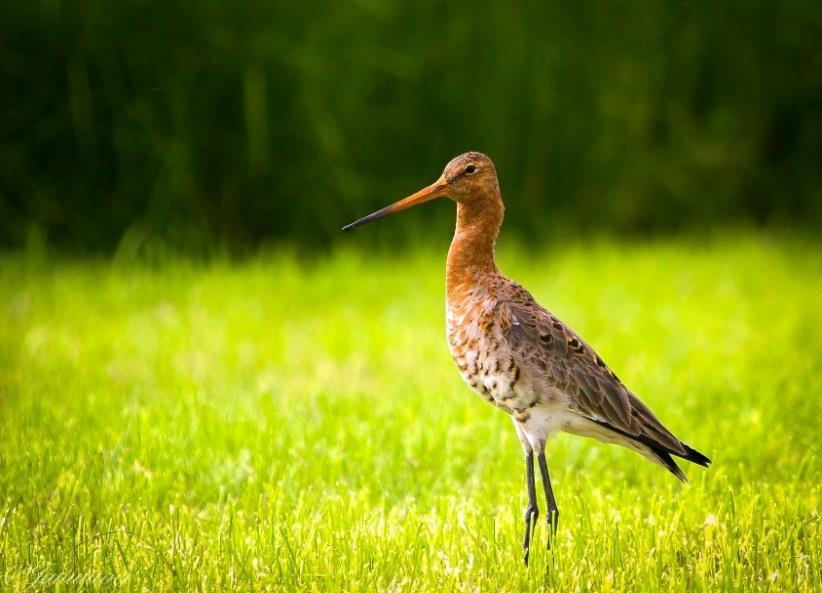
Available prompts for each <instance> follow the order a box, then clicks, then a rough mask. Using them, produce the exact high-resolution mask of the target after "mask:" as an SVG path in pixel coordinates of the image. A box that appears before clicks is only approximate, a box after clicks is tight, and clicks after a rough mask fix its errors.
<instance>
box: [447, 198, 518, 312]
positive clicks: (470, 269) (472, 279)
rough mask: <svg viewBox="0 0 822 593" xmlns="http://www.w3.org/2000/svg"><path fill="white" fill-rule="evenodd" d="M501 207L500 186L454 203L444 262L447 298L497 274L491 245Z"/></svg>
mask: <svg viewBox="0 0 822 593" xmlns="http://www.w3.org/2000/svg"><path fill="white" fill-rule="evenodd" d="M504 211H505V208H504V206H503V205H502V199H501V198H500V195H499V189H495V190H494V191H489V192H487V193H484V194H482V195H480V196H477V197H474V198H472V199H471V200H470V201H468V202H464V203H458V204H457V228H456V231H455V232H454V239H453V240H452V241H451V247H450V248H449V249H448V263H447V265H446V289H447V293H448V301H449V302H456V301H458V300H460V297H461V296H462V295H464V294H466V292H467V291H468V290H469V289H470V288H472V287H475V286H476V285H477V284H481V283H482V282H483V280H484V279H486V278H489V277H492V276H494V275H496V274H497V264H496V262H495V261H494V245H495V244H496V241H497V235H499V228H500V225H501V224H502V217H503V213H504Z"/></svg>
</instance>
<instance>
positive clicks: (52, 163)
mask: <svg viewBox="0 0 822 593" xmlns="http://www.w3.org/2000/svg"><path fill="white" fill-rule="evenodd" d="M0 36H2V40H3V41H2V44H1V47H0V81H2V86H3V92H2V93H0V246H4V247H16V246H21V245H24V244H25V243H26V242H27V241H31V238H32V237H35V238H41V239H42V238H43V237H45V240H46V241H47V242H48V243H49V244H50V245H54V246H60V247H63V248H68V249H72V250H77V251H81V252H86V251H103V252H111V251H115V250H118V249H128V250H139V249H140V248H141V246H143V245H145V244H149V243H151V242H152V241H160V242H163V243H164V244H169V245H173V246H174V247H175V248H181V249H198V248H200V247H202V246H203V245H221V246H228V247H229V249H231V250H234V249H244V248H254V247H256V246H259V245H260V244H267V243H281V242H292V243H298V244H300V245H310V246H323V245H328V244H329V243H330V242H331V241H333V240H334V238H335V237H337V236H338V230H339V227H340V226H341V225H342V224H344V223H346V222H349V221H350V220H352V219H354V218H357V217H359V216H361V215H363V214H365V213H367V212H370V211H371V210H373V209H375V208H376V207H379V206H382V205H384V204H386V203H387V202H389V201H393V200H395V199H397V198H399V197H402V196H404V195H406V194H407V193H409V192H411V191H413V190H415V189H417V188H418V187H419V186H421V185H422V184H426V183H428V182H430V181H431V180H433V179H434V178H435V177H436V176H437V175H438V174H439V172H440V171H441V170H442V167H443V165H444V164H445V162H446V161H447V160H448V159H450V158H451V157H453V156H454V155H456V154H459V153H461V152H464V151H466V150H481V151H483V152H486V153H488V154H489V155H491V157H492V158H493V159H494V160H495V162H496V164H497V168H498V170H499V172H500V176H501V182H502V187H503V195H504V198H505V200H506V204H507V205H508V211H507V219H506V225H507V228H508V229H509V232H510V233H512V234H518V236H519V237H520V238H522V239H524V240H534V241H539V240H541V239H543V238H545V237H546V236H557V235H559V236H564V235H567V234H570V233H571V232H606V233H627V234H647V233H657V232H671V231H682V230H689V229H691V230H692V229H703V228H705V227H709V228H715V227H721V226H727V225H731V226H734V225H745V226H748V225H766V226H781V227H785V226H792V227H795V226H800V227H803V228H815V227H816V226H817V224H818V222H819V220H820V218H822V217H821V216H820V214H822V206H821V204H822V176H821V175H820V170H822V167H820V162H821V161H822V159H820V157H821V156H822V9H820V4H819V2H817V1H811V0H808V1H802V0H798V1H787V2H761V1H753V2H744V3H742V2H727V3H714V2H707V1H706V2H699V1H696V2H681V1H676V2H674V1H671V2H648V1H640V2H633V3H611V2H604V1H600V2H587V3H564V4H561V3H545V2H525V3H510V2H501V1H496V2H489V3H483V4H475V5H471V6H464V5H457V4H448V5H446V4H443V3H439V2H424V1H423V2H413V3H411V2H377V1H360V2H320V3H297V2H261V1H246V2H241V3H229V2H211V1H202V2H193V3H189V2H180V1H170V2H169V1H162V2H161V1H158V0H145V1H139V2H137V1H123V2H115V3H112V2H107V1H103V0H85V1H75V2H61V1H60V0H42V1H35V0H11V1H10V2H6V3H4V8H3V18H2V19H0ZM422 210H423V211H421V212H415V213H410V214H408V215H406V219H405V222H404V223H391V224H385V225H380V228H375V229H374V230H373V231H370V232H369V237H370V238H368V239H364V240H366V241H371V240H373V238H374V237H380V236H381V237H386V238H387V237H390V238H391V240H397V239H398V238H399V239H400V240H401V238H402V235H403V234H409V235H414V234H415V233H416V234H419V233H422V232H424V231H423V229H426V230H425V232H427V229H429V228H431V227H429V226H428V225H429V223H431V224H434V227H435V228H437V227H438V226H441V227H446V226H447V227H450V226H451V225H452V224H453V218H452V217H451V216H448V217H446V216H442V215H441V214H438V213H437V212H438V210H437V208H436V207H434V208H430V209H422ZM423 225H425V226H423ZM400 229H401V230H400ZM511 229H513V230H511ZM397 235H400V237H397Z"/></svg>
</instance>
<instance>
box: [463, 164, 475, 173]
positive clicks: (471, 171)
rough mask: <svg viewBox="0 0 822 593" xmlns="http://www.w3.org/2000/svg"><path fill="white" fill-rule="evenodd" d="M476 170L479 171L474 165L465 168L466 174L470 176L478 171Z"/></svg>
mask: <svg viewBox="0 0 822 593" xmlns="http://www.w3.org/2000/svg"><path fill="white" fill-rule="evenodd" d="M476 170H477V168H476V167H475V166H474V165H468V166H467V167H465V172H466V173H468V174H469V175H470V174H471V173H473V172H474V171H476Z"/></svg>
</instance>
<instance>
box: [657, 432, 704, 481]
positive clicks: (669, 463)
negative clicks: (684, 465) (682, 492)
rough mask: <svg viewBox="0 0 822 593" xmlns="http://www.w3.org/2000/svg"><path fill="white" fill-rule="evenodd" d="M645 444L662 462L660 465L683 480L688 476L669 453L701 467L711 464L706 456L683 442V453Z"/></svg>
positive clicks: (686, 479)
mask: <svg viewBox="0 0 822 593" xmlns="http://www.w3.org/2000/svg"><path fill="white" fill-rule="evenodd" d="M645 445H646V446H647V447H648V448H649V449H650V450H651V452H652V453H653V454H654V455H656V457H657V459H659V461H660V462H662V465H664V466H665V467H666V468H668V471H670V472H671V473H672V474H674V475H675V476H676V477H677V478H679V479H680V480H682V481H683V482H687V481H688V476H686V475H685V473H684V472H683V471H682V470H681V469H680V468H679V466H678V465H677V464H676V461H674V459H673V457H671V455H676V456H677V457H681V458H682V459H684V460H686V461H690V462H691V463H695V464H697V465H701V466H702V467H708V466H710V465H711V460H710V459H709V458H708V457H706V456H705V455H703V454H702V453H700V452H699V451H697V450H696V449H693V448H691V447H689V446H688V445H686V444H685V443H682V447H683V448H684V449H685V454H684V455H680V454H679V453H674V452H673V451H667V450H665V449H662V448H661V447H658V446H656V447H654V446H651V445H649V444H648V443H647V442H646V443H645Z"/></svg>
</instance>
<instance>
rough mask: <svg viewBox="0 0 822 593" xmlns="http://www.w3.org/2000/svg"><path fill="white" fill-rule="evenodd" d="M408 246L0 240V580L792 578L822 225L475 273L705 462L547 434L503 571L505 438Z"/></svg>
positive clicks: (820, 542)
mask: <svg viewBox="0 0 822 593" xmlns="http://www.w3.org/2000/svg"><path fill="white" fill-rule="evenodd" d="M432 243H435V245H429V246H426V247H424V248H420V249H417V250H410V251H405V252H404V253H403V254H401V255H397V257H396V258H392V257H391V255H390V254H389V253H387V252H386V253H370V254H369V253H364V252H363V253H361V252H358V251H344V252H341V253H337V254H335V255H333V256H331V257H330V258H328V259H322V258H318V257H314V258H312V259H308V260H303V259H301V258H298V257H295V256H293V255H289V254H269V255H263V256H260V257H257V258H255V259H253V260H250V261H247V262H245V263H230V262H228V261H221V260H218V261H216V262H213V263H208V264H202V263H191V262H186V261H184V260H170V261H168V262H165V263H159V264H157V263H154V264H151V265H149V264H135V263H122V262H120V263H111V262H103V261H98V262H79V261H68V262H67V261H60V262H55V261H52V260H49V259H48V258H46V259H45V260H44V259H42V258H39V257H33V256H27V255H25V254H20V255H16V256H15V255H6V256H4V257H2V259H0V326H2V332H1V333H0V435H2V436H1V437H0V579H1V580H0V589H2V590H3V591H32V590H37V591H39V590H49V591H51V590H55V591H65V590H75V589H78V590H122V591H163V590H176V591H246V590H254V589H259V590H271V591H339V590H341V591H381V592H382V591H535V590H551V591H597V592H603V591H718V590H727V591H737V590H782V591H803V592H804V591H819V590H820V589H821V588H822V565H821V564H820V562H822V553H821V552H820V548H822V529H821V528H820V517H819V511H820V497H821V496H822V485H820V484H822V458H821V457H820V456H821V455H822V453H820V449H819V441H820V428H819V426H820V417H821V416H822V405H820V395H822V373H821V372H820V371H822V306H821V303H820V294H822V244H820V243H814V242H812V241H808V240H800V239H794V238H790V237H788V236H787V235H781V236H752V235H749V234H738V235H733V236H731V237H730V238H726V239H722V240H716V241H711V242H709V243H707V244H705V243H702V242H699V241H696V240H676V241H660V242H656V243H648V244H619V243H612V242H609V241H602V242H597V243H595V244H593V245H582V244H577V245H572V246H564V247H562V248H560V247H554V248H545V249H543V250H541V251H540V252H538V253H529V252H527V251H525V250H524V249H517V248H512V247H511V246H510V245H508V246H507V248H506V246H505V245H503V246H502V251H501V253H500V256H499V260H500V266H501V267H502V269H503V270H504V271H505V272H507V273H508V274H510V275H511V276H513V277H515V278H517V279H518V280H520V281H521V282H522V283H523V284H525V285H526V286H528V287H529V288H530V289H531V291H532V292H533V293H534V294H535V296H537V298H538V299H539V300H540V301H541V302H542V303H543V304H544V305H545V306H547V307H548V308H549V309H551V310H552V311H553V312H554V313H556V314H558V315H559V316H560V317H561V318H563V319H564V320H565V321H566V322H568V323H569V324H570V325H571V326H572V327H574V328H575V329H577V331H579V332H580V333H581V334H582V335H583V336H584V337H585V338H586V339H587V340H588V342H589V343H591V344H592V345H593V346H594V347H595V348H597V350H598V351H599V353H600V354H601V355H602V356H603V358H604V359H605V360H606V361H607V362H608V363H609V364H610V365H611V366H612V367H613V368H614V369H615V370H616V372H617V373H618V374H619V375H620V377H621V378H622V379H623V381H625V382H626V383H627V384H628V385H629V386H631V387H632V388H633V389H634V391H636V392H637V393H638V394H639V395H640V396H641V397H643V399H644V400H645V401H646V402H648V403H649V404H650V405H651V407H652V408H653V409H654V410H655V411H656V412H657V414H658V416H659V417H660V418H661V419H662V420H663V421H664V422H665V423H666V424H667V425H668V426H669V427H670V428H671V429H672V430H673V431H674V432H675V433H676V434H677V435H679V436H680V437H681V438H682V439H683V440H685V441H686V442H687V443H689V444H691V445H693V446H694V447H696V448H697V449H699V450H701V451H703V452H704V453H706V454H707V455H709V456H710V457H712V458H713V460H714V465H713V467H712V468H711V469H710V470H703V469H702V468H698V467H695V466H689V467H684V469H685V470H686V473H687V474H688V475H689V477H690V479H691V483H690V484H689V485H683V484H680V483H679V482H678V481H677V480H676V479H674V478H673V477H672V476H671V475H670V474H668V473H667V472H665V471H664V470H662V469H660V468H659V467H657V466H654V465H652V464H650V463H648V462H647V461H646V460H644V459H643V458H641V457H639V456H637V455H636V454H634V453H631V452H629V451H627V450H624V449H620V448H617V447H613V446H606V445H601V444H599V443H596V442H593V441H587V440H583V439H580V438H577V437H570V436H559V437H557V438H556V439H554V440H553V441H552V442H551V445H550V447H549V451H548V458H549V465H550V467H551V470H552V478H553V481H554V488H555V490H556V493H557V496H558V502H559V505H560V508H561V511H562V519H561V522H560V530H559V534H558V537H557V538H556V540H555V545H554V546H553V548H552V549H551V551H550V552H549V551H546V550H545V549H544V543H545V541H546V529H545V525H544V524H543V523H540V525H539V526H538V529H537V536H536V537H537V544H536V549H535V550H534V551H533V552H532V562H531V566H530V567H529V568H527V569H526V568H525V567H523V566H522V563H521V560H520V558H521V553H520V549H519V544H520V538H521V530H522V521H521V516H522V511H523V509H524V506H525V488H524V486H525V485H524V475H523V473H524V472H523V464H522V458H521V451H520V447H519V444H518V442H517V440H516V437H515V434H514V431H513V429H512V427H511V424H510V421H509V420H508V418H506V417H505V416H504V414H502V413H500V412H499V411H497V410H494V409H493V408H492V407H491V406H489V405H488V404H486V403H485V402H484V401H482V400H481V398H479V397H477V396H475V395H473V394H472V393H471V392H469V390H468V389H467V387H465V386H464V385H463V384H462V382H461V380H460V379H459V377H458V375H457V373H456V370H455V368H454V367H453V363H452V362H451V360H450V358H449V356H448V353H447V349H446V345H445V338H444V319H443V318H444V304H443V299H444V297H443V262H444V250H445V245H446V243H447V238H442V240H432ZM540 500H541V499H540ZM72 579H75V582H72ZM76 581H79V584H78V583H77V582H76Z"/></svg>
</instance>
